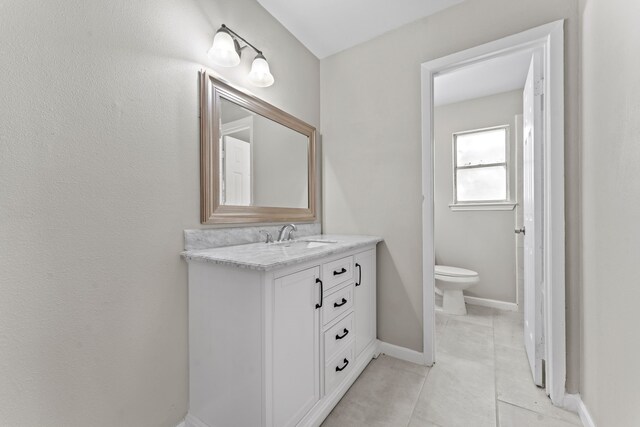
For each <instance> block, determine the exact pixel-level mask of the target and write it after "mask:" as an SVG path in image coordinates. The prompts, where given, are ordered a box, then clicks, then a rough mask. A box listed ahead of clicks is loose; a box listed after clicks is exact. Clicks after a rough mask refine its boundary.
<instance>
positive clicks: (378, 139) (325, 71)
mask: <svg viewBox="0 0 640 427" xmlns="http://www.w3.org/2000/svg"><path fill="white" fill-rule="evenodd" d="M563 18H566V19H567V20H566V26H565V53H566V55H565V82H566V84H565V108H566V109H565V136H566V138H565V142H566V145H565V152H566V163H565V172H566V174H565V176H566V179H567V184H566V227H567V228H566V229H567V332H568V334H567V335H568V369H569V371H568V383H567V384H568V388H569V390H574V391H575V390H576V389H577V384H578V378H579V373H578V372H579V371H578V369H579V353H578V351H579V337H580V334H579V326H578V323H577V320H578V313H579V301H580V300H579V296H578V278H579V269H580V263H579V262H580V258H579V231H580V229H579V192H578V188H579V178H580V177H579V173H578V172H579V171H578V164H579V152H578V126H577V125H578V102H577V99H578V93H577V90H578V80H577V74H578V64H577V62H578V25H579V18H578V3H577V0H539V1H535V2H534V1H528V0H468V1H466V2H464V3H462V4H460V5H457V6H454V7H452V8H450V9H447V10H444V11H442V12H440V13H437V14H435V15H433V16H431V17H428V18H425V19H421V20H418V21H416V22H414V23H412V24H408V25H405V26H404V27H402V28H399V29H397V30H394V31H391V32H389V33H387V34H384V35H382V36H380V37H378V38H376V39H374V40H371V41H369V42H366V43H363V44H361V45H359V46H355V47H353V48H351V49H347V50H345V51H343V52H340V53H338V54H335V55H333V56H330V57H328V58H325V59H323V60H322V61H321V88H322V89H321V90H322V93H321V115H322V133H323V150H324V152H325V156H324V164H323V180H324V181H323V185H324V198H323V200H324V201H325V205H324V230H325V231H327V232H332V233H334V232H335V233H341V232H349V233H363V234H374V235H379V236H383V237H384V239H385V242H384V244H382V245H380V247H379V250H378V281H379V287H378V308H379V310H378V335H379V337H380V339H382V340H383V341H387V342H390V343H392V344H396V345H400V346H403V347H408V348H411V349H414V350H420V351H421V350H422V238H421V236H422V234H421V233H422V232H421V206H422V191H421V135H420V119H421V118H420V64H421V63H423V62H426V61H429V60H431V59H435V58H438V57H441V56H445V55H448V54H450V53H453V52H456V51H459V50H463V49H467V48H470V47H473V46H477V45H479V44H482V43H486V42H490V41H492V40H496V39H499V38H501V37H505V36H508V35H511V34H514V33H517V32H520V31H524V30H526V29H529V28H532V27H535V26H538V25H542V24H545V23H548V22H552V21H555V20H558V19H563Z"/></svg>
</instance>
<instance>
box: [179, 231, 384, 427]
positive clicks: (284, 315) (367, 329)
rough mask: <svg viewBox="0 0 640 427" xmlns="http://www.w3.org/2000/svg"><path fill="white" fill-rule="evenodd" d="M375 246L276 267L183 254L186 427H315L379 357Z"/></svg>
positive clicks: (370, 242)
mask: <svg viewBox="0 0 640 427" xmlns="http://www.w3.org/2000/svg"><path fill="white" fill-rule="evenodd" d="M378 241H379V240H372V241H367V244H366V245H361V246H358V247H356V248H350V249H348V250H345V251H341V252H336V251H333V252H332V253H331V254H327V255H326V256H324V257H322V258H317V257H316V259H314V260H306V261H305V260H302V261H301V262H300V263H295V264H291V263H288V265H286V266H284V267H278V268H274V269H266V268H265V269H260V268H252V267H251V266H250V267H245V266H237V265H224V264H222V263H216V262H206V261H203V260H194V259H190V258H189V257H188V256H186V258H187V259H188V260H189V381H190V384H189V413H188V415H187V418H186V426H187V427H214V426H239V427H240V426H242V427H245V426H256V427H257V426H262V427H289V426H318V425H320V423H321V422H322V421H323V420H324V418H325V417H326V416H327V415H328V414H329V412H330V411H331V409H333V407H334V406H335V405H336V404H337V403H338V401H339V400H340V398H341V397H342V396H343V395H344V393H346V391H347V390H348V388H349V387H350V386H351V384H352V383H353V382H354V381H355V380H356V378H357V377H358V375H360V373H361V372H362V370H363V369H364V368H365V367H366V365H367V364H368V363H369V361H370V360H371V359H372V358H373V357H376V356H377V354H378V342H377V340H376V300H375V294H376V283H375V279H376V276H375V269H376V266H375V263H376V252H375V244H376V243H377V242H378ZM227 264H230V263H227Z"/></svg>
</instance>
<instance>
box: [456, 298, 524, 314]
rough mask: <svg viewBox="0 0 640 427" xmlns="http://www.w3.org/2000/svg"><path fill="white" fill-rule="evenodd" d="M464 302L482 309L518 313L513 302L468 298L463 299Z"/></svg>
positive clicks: (516, 306)
mask: <svg viewBox="0 0 640 427" xmlns="http://www.w3.org/2000/svg"><path fill="white" fill-rule="evenodd" d="M464 302H466V303H467V304H471V305H481V306H482V307H491V308H497V309H498V310H507V311H518V304H516V303H514V302H506V301H498V300H495V299H488V298H478V297H468V296H465V297H464Z"/></svg>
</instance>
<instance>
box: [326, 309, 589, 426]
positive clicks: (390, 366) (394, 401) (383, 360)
mask: <svg viewBox="0 0 640 427" xmlns="http://www.w3.org/2000/svg"><path fill="white" fill-rule="evenodd" d="M467 309H468V311H469V314H468V315H467V316H448V315H445V314H443V313H436V345H437V346H436V350H437V351H436V360H437V362H436V364H435V365H434V366H433V367H432V368H428V367H425V366H420V365H415V364H413V363H409V362H404V361H402V360H398V359H394V358H392V357H389V356H385V355H380V357H378V359H375V360H373V361H372V362H371V363H370V364H369V366H367V368H366V369H365V370H364V372H363V373H362V375H361V376H360V378H358V380H357V381H356V382H355V383H354V384H353V386H351V388H350V389H349V391H348V392H347V394H345V396H344V397H343V398H342V400H341V401H340V402H339V403H338V405H337V406H336V407H335V408H334V410H333V412H331V414H329V416H328V417H327V419H326V420H325V421H324V423H323V424H322V425H323V426H324V427H358V426H362V427H364V426H367V427H374V426H392V427H395V426H402V427H406V426H409V427H417V426H423V427H458V426H463V427H484V426H493V427H495V426H500V427H539V426H545V427H571V426H576V425H577V426H581V425H582V424H581V422H580V419H579V418H578V416H577V415H576V414H573V413H571V412H568V411H565V410H562V409H560V408H557V407H555V406H553V405H552V404H551V401H550V400H549V398H548V397H547V396H546V395H545V393H544V391H543V390H542V389H539V388H538V387H536V386H535V385H534V384H533V381H532V380H531V374H530V372H529V365H528V362H527V357H526V354H525V352H524V344H523V342H522V328H523V326H522V316H521V315H520V314H518V313H513V312H507V311H500V310H494V309H491V308H485V307H478V306H470V305H468V306H467Z"/></svg>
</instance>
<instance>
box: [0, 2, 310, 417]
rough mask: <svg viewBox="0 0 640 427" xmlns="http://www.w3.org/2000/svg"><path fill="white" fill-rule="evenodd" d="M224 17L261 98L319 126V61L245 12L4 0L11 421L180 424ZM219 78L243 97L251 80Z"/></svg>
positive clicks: (5, 395)
mask: <svg viewBox="0 0 640 427" xmlns="http://www.w3.org/2000/svg"><path fill="white" fill-rule="evenodd" d="M223 22H225V23H226V24H228V25H229V26H230V27H231V28H234V29H236V30H237V31H238V32H240V33H241V34H242V35H244V36H246V37H247V38H248V39H249V40H250V41H252V42H254V43H255V44H256V45H258V46H259V47H260V48H261V49H263V50H264V52H265V55H266V56H267V58H268V59H269V62H270V64H271V66H272V71H273V74H274V75H275V77H276V83H275V85H274V86H272V87H271V88H266V89H255V90H254V92H255V93H256V94H257V95H258V96H260V97H262V98H264V99H266V100H267V101H269V102H271V103H274V104H275V105H276V106H278V107H280V108H282V109H284V110H285V111H288V112H291V113H292V114H294V115H296V116H298V117H300V118H302V119H303V120H305V121H307V122H309V123H311V124H313V125H315V126H317V125H318V124H319V108H320V107H319V62H318V60H317V59H316V58H315V57H314V56H313V55H312V54H310V53H309V52H308V51H307V50H306V49H305V48H304V47H303V46H302V45H301V44H300V43H299V42H298V41H297V40H296V39H295V38H293V37H292V36H291V35H290V34H289V33H288V32H287V31H286V30H285V29H284V28H283V27H282V26H281V25H280V24H279V23H277V22H276V21H275V20H274V19H273V18H272V17H271V16H270V15H269V14H268V13H267V12H266V11H264V10H263V9H262V8H261V7H260V6H259V5H258V4H257V3H256V2H254V1H249V0H240V1H238V0H210V1H206V0H200V1H198V0H187V1H178V0H161V1H150V0H149V1H134V2H132V1H123V0H113V1H108V2H104V1H96V0H92V1H71V0H67V1H46V2H42V1H35V0H22V1H19V2H14V1H4V0H0V40H1V42H0V45H1V46H2V49H1V54H0V75H2V78H1V79H0V94H1V97H0V99H1V101H0V379H1V380H0V402H2V403H1V404H0V425H3V426H20V427H30V426H43V425H46V426H65V427H67V426H82V427H85V426H132V427H133V426H135V427H141V426H153V427H158V426H170V427H173V426H175V425H176V424H177V423H178V422H179V421H180V420H181V419H182V418H183V416H184V415H185V413H186V410H187V394H188V392H187V390H188V389H187V368H188V366H187V287H186V286H187V270H186V264H185V263H184V261H182V260H181V259H180V258H179V255H178V254H179V252H180V250H181V249H182V247H183V237H182V235H183V229H185V228H194V227H199V226H200V224H199V163H198V162H199V160H198V159H199V147H198V144H199V142H198V135H199V127H198V126H199V125H198V123H199V121H198V92H197V83H198V74H197V73H198V70H199V69H201V68H203V67H210V66H212V65H213V64H211V63H210V62H209V61H208V59H207V57H206V52H207V50H208V49H209V47H210V44H211V41H212V40H213V34H214V32H215V30H216V29H217V28H218V26H219V25H220V24H221V23H223ZM245 59H246V61H245V62H244V63H243V65H242V67H240V68H238V69H233V70H224V74H223V75H224V77H225V78H227V79H229V80H230V81H231V82H233V83H235V84H238V85H240V86H244V84H245V81H244V78H245V77H244V76H245V73H246V71H247V70H248V66H249V64H248V61H250V59H251V58H249V57H247V58H245Z"/></svg>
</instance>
